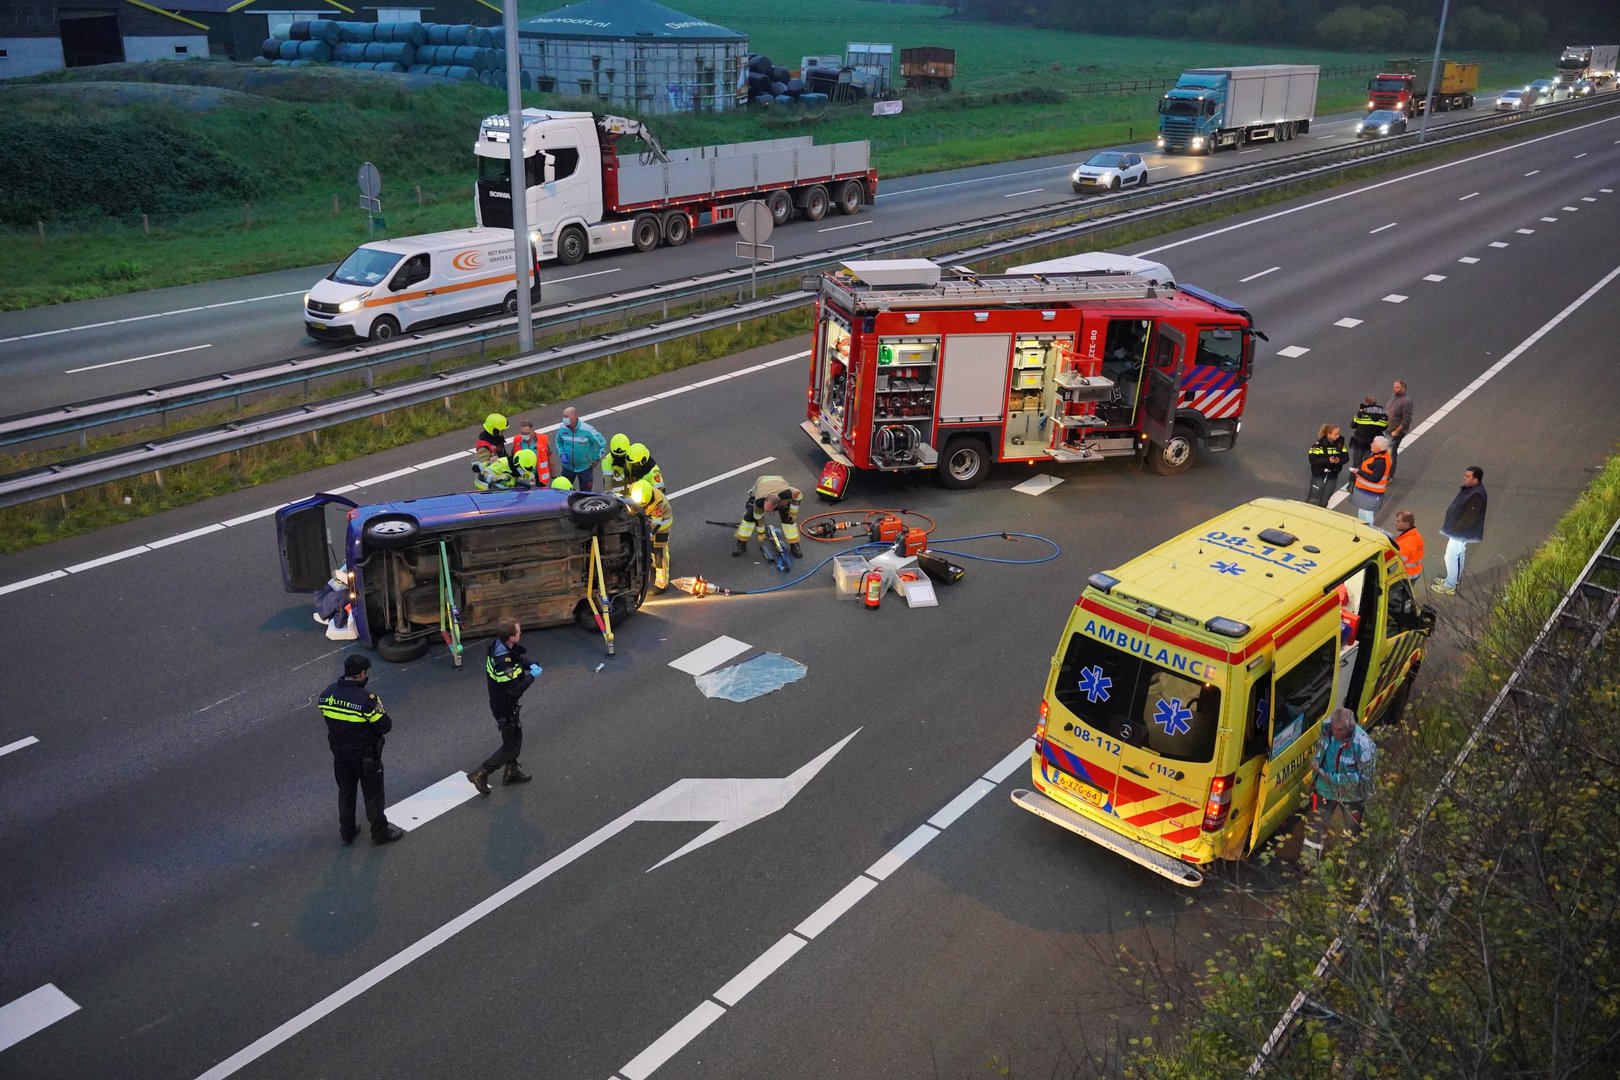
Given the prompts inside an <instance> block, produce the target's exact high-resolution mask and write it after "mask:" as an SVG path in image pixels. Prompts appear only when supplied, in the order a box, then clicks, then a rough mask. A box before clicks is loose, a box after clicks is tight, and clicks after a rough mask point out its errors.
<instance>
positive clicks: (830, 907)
mask: <svg viewBox="0 0 1620 1080" xmlns="http://www.w3.org/2000/svg"><path fill="white" fill-rule="evenodd" d="M877 887H878V883H877V882H875V881H873V880H872V879H871V878H869V877H867V876H866V875H865V874H861V875H859V876H858V877H856V878H855V880H854V881H851V882H850V883H849V884H848V885H845V886H844V887H843V888H842V889H839V890H838V891H837V892H836V893H834V894H833V895H832V897H831V898H830V899H829V900H828V901H827V902H826V903H824V904H822V905H821V906H820V907H818V908H817V909H816V910H815V911H813V912H811V913H810V915H809V917H808V918H806V919H805V920H804V921H803V922H801V923H800V924H799V925H798V926H795V927H794V928H793V932H794V933H796V934H798V935H800V936H801V937H807V938H811V939H814V938H815V937H816V935H817V934H820V933H821V932H822V931H823V930H825V929H827V927H829V926H831V925H832V924H833V923H835V922H837V921H838V920H839V918H840V917H841V916H842V915H844V913H846V912H847V911H849V909H850V908H852V907H854V906H855V905H856V904H858V903H860V902H861V901H862V900H863V899H865V897H866V894H867V893H869V892H871V891H872V890H873V889H875V888H877Z"/></svg>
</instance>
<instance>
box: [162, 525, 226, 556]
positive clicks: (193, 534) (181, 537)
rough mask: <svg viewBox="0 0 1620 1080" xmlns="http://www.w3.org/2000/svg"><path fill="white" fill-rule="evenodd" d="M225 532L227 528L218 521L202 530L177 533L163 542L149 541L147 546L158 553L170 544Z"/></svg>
mask: <svg viewBox="0 0 1620 1080" xmlns="http://www.w3.org/2000/svg"><path fill="white" fill-rule="evenodd" d="M224 531H225V526H223V525H221V524H219V522H217V521H216V522H215V523H214V524H212V525H204V526H203V527H202V528H200V529H192V530H191V531H190V532H183V533H176V534H175V535H173V536H165V537H164V538H163V539H162V540H149V541H147V544H146V546H147V547H149V548H151V549H152V550H154V551H156V550H157V549H158V548H166V547H168V546H169V545H170V544H183V543H185V542H186V541H187V540H195V539H197V537H199V536H207V535H208V534H209V533H217V532H224Z"/></svg>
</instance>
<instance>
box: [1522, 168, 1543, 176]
mask: <svg viewBox="0 0 1620 1080" xmlns="http://www.w3.org/2000/svg"><path fill="white" fill-rule="evenodd" d="M1540 171H1541V170H1540V169H1531V170H1530V171H1529V172H1527V173H1525V174H1524V175H1526V176H1534V175H1536V173H1538V172H1540Z"/></svg>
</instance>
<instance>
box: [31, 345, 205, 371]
mask: <svg viewBox="0 0 1620 1080" xmlns="http://www.w3.org/2000/svg"><path fill="white" fill-rule="evenodd" d="M212 348H213V346H212V345H192V346H189V347H187V348H184V349H170V350H169V351H168V352H155V353H147V354H146V355H145V356H131V357H130V358H129V359H127V360H109V361H107V362H106V363H105V364H91V365H90V366H89V367H75V368H68V369H67V370H66V371H64V372H62V374H64V375H77V374H78V373H79V372H81V371H100V370H101V369H102V368H109V367H117V366H118V365H119V364H133V363H135V362H136V361H137V360H156V359H158V358H159V357H161V356H179V355H180V354H181V353H188V352H196V351H197V350H198V349H212Z"/></svg>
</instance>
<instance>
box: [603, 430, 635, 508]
mask: <svg viewBox="0 0 1620 1080" xmlns="http://www.w3.org/2000/svg"><path fill="white" fill-rule="evenodd" d="M629 457H630V437H629V436H627V435H625V434H623V433H622V432H621V433H620V434H618V435H615V436H613V438H611V439H609V440H608V452H607V453H606V454H605V455H603V457H602V481H603V483H605V484H606V485H607V489H608V490H609V491H611V492H613V494H615V495H618V496H620V497H622V498H629V494H630V461H629Z"/></svg>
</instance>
